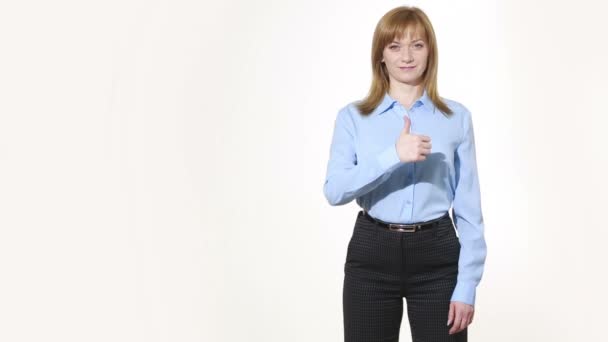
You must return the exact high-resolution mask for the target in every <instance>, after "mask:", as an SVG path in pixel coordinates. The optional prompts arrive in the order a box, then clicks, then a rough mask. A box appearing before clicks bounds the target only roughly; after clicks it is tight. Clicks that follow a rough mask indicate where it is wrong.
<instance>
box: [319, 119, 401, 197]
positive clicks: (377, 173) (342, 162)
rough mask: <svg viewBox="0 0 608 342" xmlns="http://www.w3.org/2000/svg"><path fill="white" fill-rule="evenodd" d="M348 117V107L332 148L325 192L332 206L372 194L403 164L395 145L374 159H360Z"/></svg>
mask: <svg viewBox="0 0 608 342" xmlns="http://www.w3.org/2000/svg"><path fill="white" fill-rule="evenodd" d="M348 114H349V113H348V107H345V108H343V109H342V110H340V112H338V116H337V117H336V121H335V126H334V134H333V138H332V142H331V147H330V155H329V163H328V165H327V176H326V177H325V184H324V186H323V192H324V194H325V198H327V201H328V202H329V204H331V205H343V204H346V203H348V202H350V201H352V200H353V199H355V198H357V197H359V196H361V195H364V194H366V193H368V192H370V191H371V190H373V189H374V188H376V187H377V186H378V185H380V184H381V183H382V182H384V181H385V180H386V179H387V178H388V176H389V175H390V172H392V171H393V170H394V169H396V168H397V166H399V164H400V163H401V161H400V160H399V156H398V155H397V149H396V147H395V145H394V144H391V145H390V146H387V147H386V148H384V149H383V150H382V151H381V152H380V153H379V154H377V155H375V156H371V157H369V158H366V159H363V160H360V159H358V158H357V155H356V153H355V127H354V124H353V122H352V119H351V118H350V117H349V115H348Z"/></svg>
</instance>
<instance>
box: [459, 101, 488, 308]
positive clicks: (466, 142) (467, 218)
mask: <svg viewBox="0 0 608 342" xmlns="http://www.w3.org/2000/svg"><path fill="white" fill-rule="evenodd" d="M463 132H464V136H463V139H462V142H461V143H460V145H459V146H458V147H457V149H456V154H455V159H454V165H455V169H456V188H455V191H454V224H455V225H456V228H457V229H458V236H459V240H460V245H461V249H460V259H459V260H458V280H457V283H456V288H455V289H454V292H453V294H452V298H451V300H452V301H459V302H464V303H467V304H470V305H475V291H476V287H477V285H478V284H479V282H480V281H481V277H482V274H483V268H484V263H485V259H486V250H487V248H486V242H485V238H484V223H483V215H482V212H481V199H480V189H479V178H478V175H477V161H476V156H475V136H474V131H473V121H472V118H471V114H470V112H468V110H465V117H464V128H463Z"/></svg>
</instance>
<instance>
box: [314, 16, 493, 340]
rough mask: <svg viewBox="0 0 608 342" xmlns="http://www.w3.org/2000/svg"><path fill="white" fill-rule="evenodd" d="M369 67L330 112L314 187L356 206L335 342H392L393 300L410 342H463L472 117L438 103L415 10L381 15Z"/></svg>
mask: <svg viewBox="0 0 608 342" xmlns="http://www.w3.org/2000/svg"><path fill="white" fill-rule="evenodd" d="M372 69H373V79H372V84H371V88H370V91H369V93H368V95H367V97H366V98H365V99H363V100H362V101H360V102H356V103H355V102H353V103H350V104H348V105H347V106H345V107H344V108H342V109H341V110H340V111H339V112H338V115H337V118H336V121H335V127H334V133H333V138H332V143H331V148H330V158H329V163H328V167H327V176H326V179H325V184H324V194H325V197H326V198H327V200H328V202H329V203H330V204H331V205H343V204H346V203H349V202H351V201H352V200H353V199H356V203H357V204H358V205H359V206H360V207H361V208H362V210H361V211H360V212H359V213H358V216H357V219H356V223H355V226H354V229H353V234H352V237H351V239H350V242H349V244H348V249H347V255H346V262H345V264H344V288H343V314H344V338H345V341H348V342H354V341H374V342H376V341H398V338H399V328H400V325H401V319H402V314H403V300H402V298H405V299H406V303H407V311H408V312H407V313H408V319H409V322H410V327H411V334H412V339H413V341H434V342H437V341H466V340H467V327H468V326H469V325H470V324H471V322H472V321H473V314H474V305H475V293H476V287H477V285H478V284H479V282H480V280H481V277H482V273H483V267H484V263H485V258H486V243H485V238H484V233H483V231H484V223H483V216H482V211H481V201H480V189H479V180H478V175H477V164H476V156H475V140H474V134H473V122H472V119H471V113H470V112H469V111H468V110H467V108H466V107H465V106H463V105H462V104H460V103H459V102H456V101H453V100H450V99H446V98H440V97H439V95H438V93H437V45H436V40H435V33H434V31H433V27H432V25H431V23H430V21H429V19H428V17H427V16H426V15H425V13H424V12H422V11H421V10H420V9H418V8H416V7H398V8H395V9H393V10H391V11H389V12H388V13H386V14H385V15H384V16H383V17H382V18H381V19H380V21H379V22H378V25H377V26H376V30H375V32H374V37H373V42H372ZM450 207H452V210H453V212H452V215H451V216H450V214H449V210H450ZM456 232H458V233H456Z"/></svg>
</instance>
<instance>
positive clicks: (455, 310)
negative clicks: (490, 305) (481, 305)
mask: <svg viewBox="0 0 608 342" xmlns="http://www.w3.org/2000/svg"><path fill="white" fill-rule="evenodd" d="M474 314H475V307H474V306H473V305H470V304H467V303H463V302H450V310H449V312H448V325H450V324H452V322H453V323H454V325H452V327H451V328H450V331H449V334H450V335H452V334H455V333H457V332H460V331H462V330H464V329H465V328H466V327H467V326H469V324H471V323H473V315H474Z"/></svg>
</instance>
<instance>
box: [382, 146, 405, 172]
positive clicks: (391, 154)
mask: <svg viewBox="0 0 608 342" xmlns="http://www.w3.org/2000/svg"><path fill="white" fill-rule="evenodd" d="M377 158H378V164H379V165H380V168H381V169H382V170H388V169H390V168H392V167H394V166H395V165H398V164H399V163H401V160H400V159H399V155H398V154H397V147H396V146H395V145H391V146H389V147H387V148H386V149H384V151H382V152H381V153H380V154H379V155H378V157H377Z"/></svg>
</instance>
